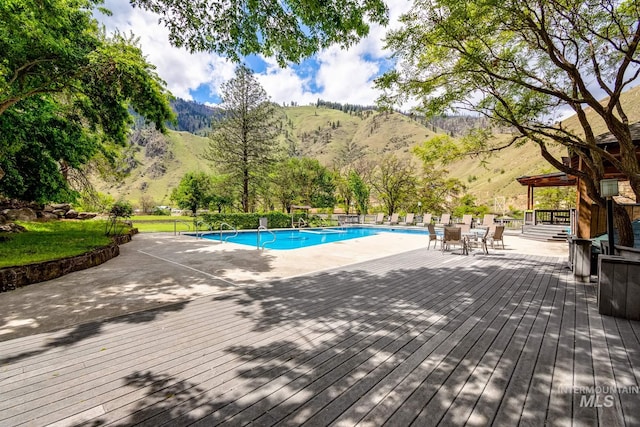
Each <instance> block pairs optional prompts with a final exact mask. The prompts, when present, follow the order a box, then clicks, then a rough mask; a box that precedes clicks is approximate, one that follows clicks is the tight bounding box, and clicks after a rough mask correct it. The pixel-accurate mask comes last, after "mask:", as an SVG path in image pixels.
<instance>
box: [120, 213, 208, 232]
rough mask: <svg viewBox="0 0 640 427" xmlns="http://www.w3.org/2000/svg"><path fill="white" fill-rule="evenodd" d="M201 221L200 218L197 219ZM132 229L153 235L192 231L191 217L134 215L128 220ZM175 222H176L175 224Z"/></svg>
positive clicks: (193, 228)
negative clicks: (161, 232) (163, 232)
mask: <svg viewBox="0 0 640 427" xmlns="http://www.w3.org/2000/svg"><path fill="white" fill-rule="evenodd" d="M199 219H201V218H199ZM129 220H130V221H131V222H132V224H133V227H134V228H137V229H138V231H139V232H141V233H155V232H160V231H166V232H171V233H173V232H174V230H175V231H179V232H185V231H194V230H195V227H194V225H193V217H191V216H159V215H136V216H132V217H131V218H129ZM176 221H178V222H177V223H176Z"/></svg>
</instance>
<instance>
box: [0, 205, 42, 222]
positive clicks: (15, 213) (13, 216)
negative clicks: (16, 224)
mask: <svg viewBox="0 0 640 427" xmlns="http://www.w3.org/2000/svg"><path fill="white" fill-rule="evenodd" d="M3 213H4V216H5V217H7V219H8V220H9V221H35V220H36V219H37V218H38V215H37V214H36V212H35V211H34V210H33V209H31V208H20V209H6V210H5V211H3Z"/></svg>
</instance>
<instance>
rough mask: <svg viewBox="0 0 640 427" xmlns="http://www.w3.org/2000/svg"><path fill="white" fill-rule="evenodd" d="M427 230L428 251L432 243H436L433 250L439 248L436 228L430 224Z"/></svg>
mask: <svg viewBox="0 0 640 427" xmlns="http://www.w3.org/2000/svg"><path fill="white" fill-rule="evenodd" d="M427 229H428V230H429V241H428V243H427V249H429V248H430V247H431V242H435V243H434V244H433V248H434V249H437V248H438V240H439V239H438V235H437V234H436V227H435V226H434V225H433V224H431V223H429V224H427Z"/></svg>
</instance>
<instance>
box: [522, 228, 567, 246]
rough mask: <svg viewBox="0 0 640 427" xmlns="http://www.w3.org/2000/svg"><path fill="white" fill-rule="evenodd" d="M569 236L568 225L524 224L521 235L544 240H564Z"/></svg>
mask: <svg viewBox="0 0 640 427" xmlns="http://www.w3.org/2000/svg"><path fill="white" fill-rule="evenodd" d="M568 236H569V226H568V225H544V224H539V225H524V226H523V227H522V237H524V238H526V239H531V240H539V241H544V242H566V241H567V237H568Z"/></svg>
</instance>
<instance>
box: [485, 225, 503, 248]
mask: <svg viewBox="0 0 640 427" xmlns="http://www.w3.org/2000/svg"><path fill="white" fill-rule="evenodd" d="M503 235H504V225H497V226H496V229H495V231H494V232H493V234H491V235H490V236H489V241H491V248H493V243H494V242H500V243H502V249H504V239H503V237H502V236H503Z"/></svg>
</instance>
